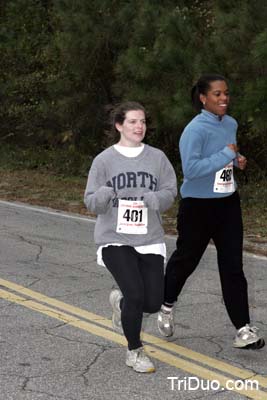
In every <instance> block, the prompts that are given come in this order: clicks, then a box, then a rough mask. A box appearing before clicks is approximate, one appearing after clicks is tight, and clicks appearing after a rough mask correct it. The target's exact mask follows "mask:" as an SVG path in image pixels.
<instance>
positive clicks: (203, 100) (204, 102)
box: [199, 94, 206, 106]
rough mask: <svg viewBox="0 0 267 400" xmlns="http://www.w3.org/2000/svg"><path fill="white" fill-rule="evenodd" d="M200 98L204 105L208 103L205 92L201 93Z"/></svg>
mask: <svg viewBox="0 0 267 400" xmlns="http://www.w3.org/2000/svg"><path fill="white" fill-rule="evenodd" d="M199 100H200V101H201V103H202V104H203V106H205V104H206V96H205V95H204V94H201V95H200V96H199Z"/></svg>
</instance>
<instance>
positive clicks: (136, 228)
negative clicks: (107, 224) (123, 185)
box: [116, 200, 147, 235]
mask: <svg viewBox="0 0 267 400" xmlns="http://www.w3.org/2000/svg"><path fill="white" fill-rule="evenodd" d="M116 232H118V233H126V234H135V235H144V234H146V233H147V207H145V206H144V202H143V201H131V200H119V204H118V220H117V228H116Z"/></svg>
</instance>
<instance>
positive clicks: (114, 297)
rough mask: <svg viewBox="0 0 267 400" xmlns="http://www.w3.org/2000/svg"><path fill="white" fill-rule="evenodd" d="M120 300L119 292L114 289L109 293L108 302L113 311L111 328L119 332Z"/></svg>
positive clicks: (120, 328)
mask: <svg viewBox="0 0 267 400" xmlns="http://www.w3.org/2000/svg"><path fill="white" fill-rule="evenodd" d="M121 299H122V294H121V292H120V290H118V289H115V290H112V291H111V292H110V295H109V302H110V304H111V307H112V309H113V314H112V325H113V328H114V329H115V330H116V331H119V332H122V325H121V309H120V301H121Z"/></svg>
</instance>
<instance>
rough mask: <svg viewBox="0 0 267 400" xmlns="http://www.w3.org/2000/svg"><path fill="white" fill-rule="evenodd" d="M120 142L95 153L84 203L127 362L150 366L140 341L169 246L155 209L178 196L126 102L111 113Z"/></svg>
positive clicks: (136, 109) (167, 168)
mask: <svg viewBox="0 0 267 400" xmlns="http://www.w3.org/2000/svg"><path fill="white" fill-rule="evenodd" d="M113 130H115V131H116V132H117V133H119V141H118V142H117V144H115V145H114V146H111V147H109V148H107V149H106V150H104V151H103V152H101V153H100V154H98V155H97V156H96V158H95V159H94V160H93V163H92V166H91V169H90V171H89V176H88V181H87V186H86V190H85V195H84V201H85V204H86V207H87V208H88V210H90V211H92V212H94V213H95V214H97V221H96V225H95V233H94V236H95V242H96V244H97V246H98V250H97V256H98V263H99V264H100V265H105V266H106V267H107V269H108V270H109V271H110V273H111V274H112V275H113V277H114V279H115V281H116V283H117V285H118V286H119V289H120V290H113V291H112V292H111V293H110V303H111V306H112V308H113V316H112V322H113V327H114V328H115V329H117V330H121V329H123V332H124V334H125V337H126V339H127V342H128V349H127V353H126V365H127V366H129V367H132V368H133V369H134V370H135V371H136V372H154V371H155V367H154V365H153V363H152V361H151V360H150V359H149V357H148V356H147V354H145V352H144V349H143V345H142V342H141V339H140V332H141V325H142V318H143V312H146V313H155V312H157V311H158V310H159V309H160V306H161V303H162V301H163V290H164V260H165V258H166V247H165V243H164V230H163V228H162V223H161V216H160V213H161V212H164V211H165V210H167V209H168V208H169V207H170V206H171V205H172V203H173V201H174V199H175V197H176V195H177V182H176V176H175V171H174V169H173V167H172V165H171V163H170V161H169V160H168V159H167V157H166V156H165V154H164V153H163V152H162V151H161V150H159V149H156V148H154V147H151V146H149V145H147V144H143V143H142V141H143V139H144V137H145V133H146V111H145V109H144V107H143V106H142V105H141V104H139V103H135V102H126V103H123V104H121V105H120V106H118V107H117V108H116V109H115V110H114V112H113Z"/></svg>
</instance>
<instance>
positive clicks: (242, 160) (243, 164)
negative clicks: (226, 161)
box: [236, 154, 247, 170]
mask: <svg viewBox="0 0 267 400" xmlns="http://www.w3.org/2000/svg"><path fill="white" fill-rule="evenodd" d="M236 160H237V164H238V168H240V169H242V170H243V169H245V168H246V166H247V159H246V157H244V156H242V155H241V154H239V156H238V157H237V158H236Z"/></svg>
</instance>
